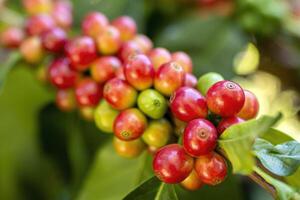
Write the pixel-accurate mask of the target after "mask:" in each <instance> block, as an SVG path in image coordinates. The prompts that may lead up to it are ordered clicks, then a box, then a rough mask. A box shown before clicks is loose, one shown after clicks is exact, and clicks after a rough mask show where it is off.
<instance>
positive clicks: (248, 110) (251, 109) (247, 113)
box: [237, 90, 259, 120]
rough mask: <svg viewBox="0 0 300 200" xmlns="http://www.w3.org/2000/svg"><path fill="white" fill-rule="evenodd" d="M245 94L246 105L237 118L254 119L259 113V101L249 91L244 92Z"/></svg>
mask: <svg viewBox="0 0 300 200" xmlns="http://www.w3.org/2000/svg"><path fill="white" fill-rule="evenodd" d="M244 94H245V103H244V105H243V107H242V109H241V110H240V112H239V113H238V114H237V116H238V117H240V118H242V119H245V120H249V119H253V118H255V117H256V115H257V113H258V111H259V103H258V100H257V98H256V96H255V95H254V94H253V93H252V92H250V91H248V90H244Z"/></svg>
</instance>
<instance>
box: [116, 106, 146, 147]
mask: <svg viewBox="0 0 300 200" xmlns="http://www.w3.org/2000/svg"><path fill="white" fill-rule="evenodd" d="M146 127H147V119H146V117H145V115H144V114H143V113H142V112H141V111H140V110H139V109H137V108H130V109H126V110H123V111H122V112H120V114H119V115H118V116H117V118H116V119H115V123H114V134H115V136H116V137H118V138H119V139H121V140H125V141H130V140H134V139H137V138H139V137H141V136H142V134H143V132H144V130H145V129H146Z"/></svg>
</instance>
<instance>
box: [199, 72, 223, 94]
mask: <svg viewBox="0 0 300 200" xmlns="http://www.w3.org/2000/svg"><path fill="white" fill-rule="evenodd" d="M222 80H224V78H223V77H222V76H221V75H220V74H218V73H215V72H209V73H206V74H204V75H202V76H201V77H200V78H199V79H198V83H197V89H198V90H199V91H200V92H201V94H202V95H206V92H207V91H208V89H209V88H210V87H211V86H212V85H213V84H215V83H216V82H219V81H222Z"/></svg>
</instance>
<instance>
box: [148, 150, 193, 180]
mask: <svg viewBox="0 0 300 200" xmlns="http://www.w3.org/2000/svg"><path fill="white" fill-rule="evenodd" d="M152 166H153V170H154V173H155V175H156V176H157V177H158V178H159V179H160V180H161V181H163V182H165V183H170V184H174V183H180V182H181V181H183V180H184V179H186V178H187V177H188V175H189V174H190V173H191V172H192V170H193V166H194V160H193V158H192V157H190V156H189V155H187V154H186V153H185V151H184V149H183V148H182V147H181V146H180V145H179V144H170V145H167V146H164V147H162V148H161V149H159V150H158V151H157V152H156V153H155V155H154V159H153V163H152Z"/></svg>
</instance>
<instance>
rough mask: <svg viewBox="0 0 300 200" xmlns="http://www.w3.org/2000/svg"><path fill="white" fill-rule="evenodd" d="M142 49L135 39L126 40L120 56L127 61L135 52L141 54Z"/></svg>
mask: <svg viewBox="0 0 300 200" xmlns="http://www.w3.org/2000/svg"><path fill="white" fill-rule="evenodd" d="M141 53H142V49H141V48H140V46H139V45H138V44H137V43H136V42H134V41H128V42H124V43H123V44H122V46H121V49H120V51H119V57H120V59H121V60H122V61H123V62H127V60H128V58H130V56H132V55H135V54H141Z"/></svg>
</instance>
